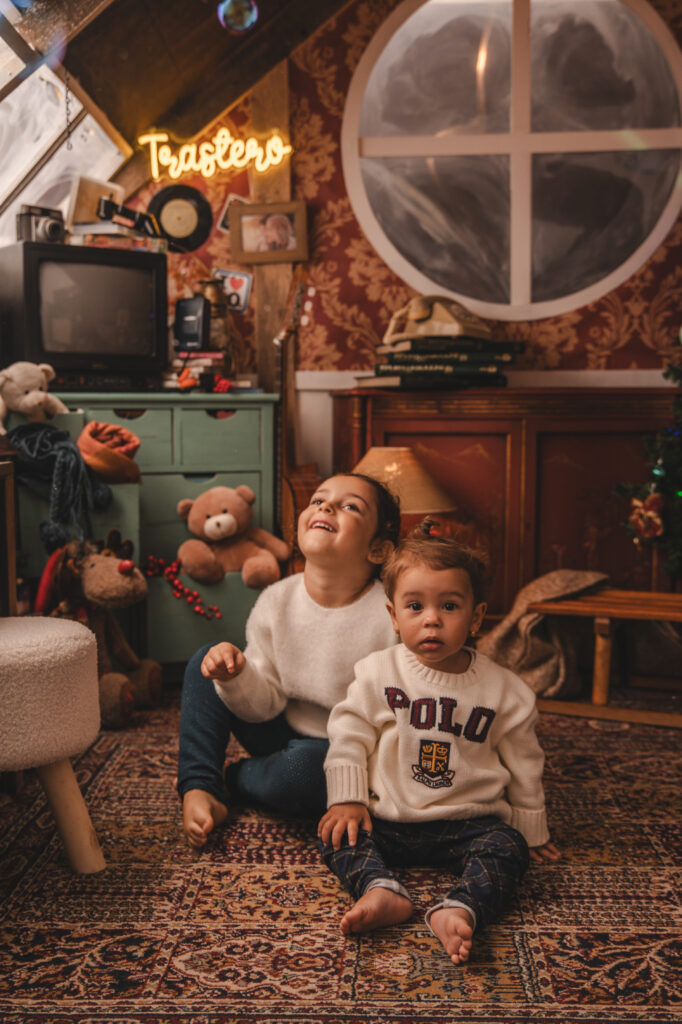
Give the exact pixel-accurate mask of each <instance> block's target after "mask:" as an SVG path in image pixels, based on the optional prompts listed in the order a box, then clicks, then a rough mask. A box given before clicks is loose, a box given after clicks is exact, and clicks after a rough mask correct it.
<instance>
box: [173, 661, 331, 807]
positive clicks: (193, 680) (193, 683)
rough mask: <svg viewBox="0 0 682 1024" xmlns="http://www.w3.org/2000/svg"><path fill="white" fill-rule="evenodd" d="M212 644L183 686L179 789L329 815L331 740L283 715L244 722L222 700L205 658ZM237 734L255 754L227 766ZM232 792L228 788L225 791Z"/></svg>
mask: <svg viewBox="0 0 682 1024" xmlns="http://www.w3.org/2000/svg"><path fill="white" fill-rule="evenodd" d="M211 646H212V645H210V644H209V645H207V646H206V647H202V648H200V649H199V650H198V651H197V652H196V653H195V654H194V655H193V656H192V658H191V659H190V661H189V662H188V663H187V668H186V669H185V678H184V682H183V687H182V707H181V713H180V750H179V755H178V793H179V795H180V796H181V797H182V796H183V795H184V794H185V793H186V792H187V790H189V789H203V790H205V791H206V792H209V793H211V794H212V795H213V796H214V797H216V799H217V800H220V801H221V803H228V802H229V801H231V800H237V801H238V802H239V803H249V804H250V803H258V804H262V805H264V806H266V807H269V808H271V809H272V810H275V811H278V812H280V813H282V814H290V815H296V816H303V817H308V816H309V817H315V816H318V815H321V814H323V813H324V810H325V807H326V785H325V778H324V769H323V765H324V759H325V757H326V754H327V749H328V747H329V741H328V740H327V739H316V738H314V737H310V736H302V735H301V734H300V733H298V732H296V730H295V729H292V728H291V726H290V725H289V724H288V722H287V721H286V719H285V717H284V714H281V715H278V716H277V718H273V719H272V720H271V721H269V722H243V721H242V720H241V719H239V718H238V717H237V716H236V715H235V714H233V712H232V711H230V710H229V708H228V707H226V705H225V704H224V703H223V702H222V700H221V699H220V697H219V696H218V694H217V693H216V692H215V687H214V685H213V682H212V681H211V680H210V679H206V678H204V676H203V675H202V674H201V662H202V661H203V659H204V656H205V654H206V652H207V651H208V650H209V649H210V647H211ZM231 736H235V737H236V738H237V739H238V740H239V742H240V743H241V745H242V746H243V747H244V749H245V750H246V751H247V752H248V753H249V754H250V755H251V756H250V757H248V758H243V759H242V760H240V761H238V762H236V763H235V764H231V765H229V766H228V768H227V771H226V773H225V779H223V768H224V764H225V752H226V750H227V745H228V743H229V741H230V737H231ZM226 790H227V792H226Z"/></svg>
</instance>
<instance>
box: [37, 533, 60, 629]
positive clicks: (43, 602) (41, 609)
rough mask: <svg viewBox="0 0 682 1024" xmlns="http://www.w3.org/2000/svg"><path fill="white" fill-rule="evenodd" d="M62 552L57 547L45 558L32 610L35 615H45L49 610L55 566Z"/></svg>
mask: <svg viewBox="0 0 682 1024" xmlns="http://www.w3.org/2000/svg"><path fill="white" fill-rule="evenodd" d="M63 552H64V548H57V550H56V551H53V552H52V554H51V555H50V557H49V558H48V560H47V565H46V566H45V568H44V569H43V574H42V576H41V577H40V583H39V584H38V593H37V594H36V603H35V607H34V609H33V610H34V612H35V614H36V615H47V614H48V613H49V612H50V611H51V607H50V598H51V597H52V585H53V583H54V574H55V566H56V564H57V562H58V561H59V558H60V557H61V555H62V554H63Z"/></svg>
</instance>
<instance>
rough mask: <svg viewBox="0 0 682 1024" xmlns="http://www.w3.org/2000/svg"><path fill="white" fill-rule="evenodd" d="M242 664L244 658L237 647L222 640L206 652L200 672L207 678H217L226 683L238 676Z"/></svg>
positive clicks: (243, 663)
mask: <svg viewBox="0 0 682 1024" xmlns="http://www.w3.org/2000/svg"><path fill="white" fill-rule="evenodd" d="M244 665H246V658H245V657H244V655H243V654H242V652H241V651H240V650H239V648H238V647H235V646H234V644H230V643H227V641H224V642H223V643H221V644H216V645H215V647H212V648H211V649H210V651H207V652H206V654H205V655H204V660H203V661H202V663H201V674H202V676H206V678H207V679H217V680H218V681H219V682H221V683H226V682H228V680H230V679H234V678H235V676H238V675H239V673H240V672H241V670H242V669H243V668H244Z"/></svg>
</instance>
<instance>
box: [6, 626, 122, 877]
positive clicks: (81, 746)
mask: <svg viewBox="0 0 682 1024" xmlns="http://www.w3.org/2000/svg"><path fill="white" fill-rule="evenodd" d="M99 726H100V718H99V688H98V681H97V641H96V640H95V635H94V633H92V632H91V631H90V630H89V629H88V628H87V627H86V626H82V625H81V624H80V623H78V622H71V621H70V620H68V619H51V618H43V617H41V616H20V617H14V618H5V619H0V771H23V770H24V769H26V768H35V769H36V771H37V774H38V778H39V779H40V782H41V785H42V787H43V789H44V790H45V795H46V796H47V800H48V803H49V805H50V808H51V810H52V814H53V815H54V819H55V822H56V824H57V828H58V829H59V833H60V835H61V837H62V841H63V843H64V847H65V849H66V854H67V857H68V858H69V862H70V864H71V867H72V868H73V870H74V871H77V872H79V873H81V874H88V873H92V872H95V871H101V870H102V869H103V868H104V867H105V866H106V865H105V860H104V855H103V853H102V850H101V848H100V845H99V842H98V841H97V836H96V835H95V831H94V829H93V827H92V823H91V821H90V816H89V814H88V811H87V808H86V806H85V801H84V800H83V796H82V794H81V791H80V789H79V787H78V782H77V781H76V776H75V775H74V772H73V768H72V766H71V761H70V758H71V757H73V756H74V755H75V754H80V753H82V752H83V751H84V750H85V749H86V747H88V746H90V744H91V743H93V742H94V740H95V739H96V737H97V734H98V732H99Z"/></svg>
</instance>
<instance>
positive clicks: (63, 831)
mask: <svg viewBox="0 0 682 1024" xmlns="http://www.w3.org/2000/svg"><path fill="white" fill-rule="evenodd" d="M36 771H37V773H38V778H39V779H40V782H41V785H42V787H43V789H44V790H45V795H46V797H47V801H48V803H49V805H50V808H51V810H52V813H53V815H54V820H55V822H56V823H57V828H58V829H59V834H60V835H61V837H62V842H63V843H64V848H65V850H66V855H67V857H68V858H69V863H70V864H71V867H72V868H73V870H74V871H76V872H77V873H78V874H83V875H87V874H93V873H94V872H95V871H102V869H103V868H105V867H106V861H105V860H104V854H103V853H102V849H101V847H100V845H99V842H98V840H97V836H96V835H95V830H94V828H93V827H92V822H91V821H90V815H89V814H88V809H87V807H86V806H85V800H84V799H83V794H82V793H81V791H80V789H79V787H78V782H77V781H76V776H75V775H74V771H73V767H72V766H71V762H70V761H69V759H68V758H64V760H63V761H57V762H56V763H55V764H47V765H43V766H42V767H40V768H37V769H36Z"/></svg>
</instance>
